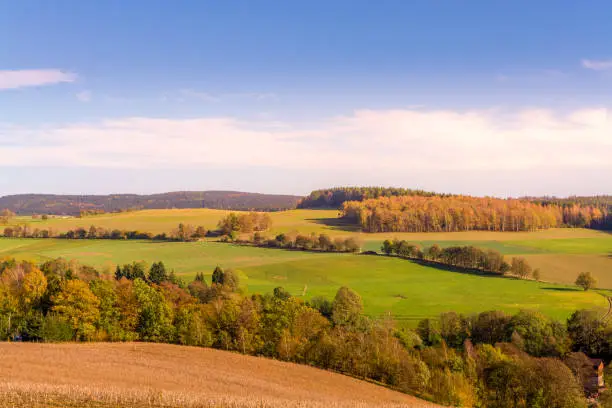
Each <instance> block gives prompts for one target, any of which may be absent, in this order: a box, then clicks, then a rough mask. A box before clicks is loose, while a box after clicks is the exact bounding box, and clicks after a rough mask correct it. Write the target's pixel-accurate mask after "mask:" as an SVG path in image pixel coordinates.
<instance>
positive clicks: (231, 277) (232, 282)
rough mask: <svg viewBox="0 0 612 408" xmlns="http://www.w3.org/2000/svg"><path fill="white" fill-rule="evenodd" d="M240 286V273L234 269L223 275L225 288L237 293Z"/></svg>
mask: <svg viewBox="0 0 612 408" xmlns="http://www.w3.org/2000/svg"><path fill="white" fill-rule="evenodd" d="M239 286H240V277H239V276H238V272H236V271H235V270H233V269H228V270H227V271H225V273H224V274H223V287H224V288H227V289H228V290H230V291H232V292H235V291H236V290H238V287H239Z"/></svg>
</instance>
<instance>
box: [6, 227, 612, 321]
mask: <svg viewBox="0 0 612 408" xmlns="http://www.w3.org/2000/svg"><path fill="white" fill-rule="evenodd" d="M7 255H11V256H16V257H18V258H21V259H36V260H44V259H50V258H56V257H60V256H61V257H64V258H66V259H76V260H78V261H80V262H82V263H85V264H90V265H93V266H96V267H98V268H100V269H101V270H103V271H106V272H109V273H112V272H113V271H114V265H115V264H118V263H127V262H131V261H134V260H144V261H146V262H147V263H149V264H150V263H152V262H155V261H158V260H163V261H164V263H165V264H166V266H167V267H168V268H170V269H174V270H176V272H177V273H178V274H179V275H181V276H183V277H185V278H186V279H187V280H191V279H192V278H193V276H194V275H195V274H196V273H197V272H204V273H205V274H206V275H207V280H208V282H210V275H211V273H212V270H213V268H214V267H215V266H216V265H220V266H222V267H224V268H235V269H237V270H238V271H239V274H240V277H241V284H242V285H243V287H244V288H245V290H246V291H248V293H269V292H271V291H272V290H273V289H274V288H275V287H278V286H283V287H284V288H285V289H287V290H288V291H289V292H290V293H292V294H293V295H295V296H304V297H305V298H310V297H313V296H321V295H322V296H326V297H328V298H333V296H334V295H335V292H336V291H337V290H338V288H339V287H341V286H349V287H351V288H352V289H354V290H356V291H357V292H358V293H360V294H361V296H362V297H363V301H364V306H365V312H366V314H369V315H373V316H377V315H381V314H384V313H386V312H391V313H392V314H393V315H394V317H396V318H397V319H399V320H403V321H406V323H405V324H406V325H411V324H415V323H416V322H417V320H418V319H420V318H424V317H434V316H437V315H438V314H439V313H442V312H446V311H450V310H454V311H457V312H462V313H473V312H481V311H484V310H491V309H500V310H505V311H508V312H516V311H518V310H520V309H525V308H527V309H537V310H540V311H542V312H543V313H546V314H547V315H550V316H553V317H555V318H559V319H565V318H566V317H567V316H568V315H569V314H570V313H571V312H573V311H574V310H576V309H578V308H593V307H597V308H598V307H605V306H606V305H607V302H606V300H605V298H604V297H603V296H601V295H599V294H598V293H596V292H583V291H581V290H578V289H577V288H575V287H571V286H563V285H555V284H551V283H538V282H533V281H524V280H516V279H508V278H498V277H491V276H477V275H470V274H465V273H459V272H450V271H445V270H441V269H437V268H434V267H429V266H423V265H419V264H417V263H414V262H411V261H406V260H401V259H396V258H387V257H382V256H380V257H377V256H367V255H351V254H334V253H313V252H301V251H287V250H279V249H265V248H254V247H243V246H236V245H231V244H223V243H218V242H188V243H180V242H163V243H155V242H149V241H109V240H49V239H47V240H43V239H1V240H0V256H7ZM304 292H305V295H304Z"/></svg>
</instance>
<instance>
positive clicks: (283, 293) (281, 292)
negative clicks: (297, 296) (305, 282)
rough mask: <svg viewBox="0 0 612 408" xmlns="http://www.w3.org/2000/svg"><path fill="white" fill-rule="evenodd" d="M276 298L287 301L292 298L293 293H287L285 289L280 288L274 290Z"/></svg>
mask: <svg viewBox="0 0 612 408" xmlns="http://www.w3.org/2000/svg"><path fill="white" fill-rule="evenodd" d="M273 293H274V297H275V298H277V299H280V300H287V299H289V298H290V297H291V293H289V292H287V291H286V290H285V288H283V287H281V286H279V287H277V288H274V292H273Z"/></svg>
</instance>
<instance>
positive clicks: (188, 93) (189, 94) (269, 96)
mask: <svg viewBox="0 0 612 408" xmlns="http://www.w3.org/2000/svg"><path fill="white" fill-rule="evenodd" d="M179 95H180V98H181V100H183V99H198V100H200V101H203V102H221V101H224V100H235V99H251V100H256V101H265V100H267V101H270V100H277V99H278V95H276V94H275V93H273V92H236V93H231V92H230V93H219V94H211V93H208V92H201V91H196V90H193V89H181V90H180V91H179Z"/></svg>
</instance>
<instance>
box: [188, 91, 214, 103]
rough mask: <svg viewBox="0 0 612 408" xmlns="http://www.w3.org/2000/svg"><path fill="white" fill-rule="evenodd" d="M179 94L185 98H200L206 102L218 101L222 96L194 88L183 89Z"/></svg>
mask: <svg viewBox="0 0 612 408" xmlns="http://www.w3.org/2000/svg"><path fill="white" fill-rule="evenodd" d="M179 94H180V95H181V97H184V98H193V99H199V100H201V101H204V102H218V101H219V100H220V98H219V97H218V96H213V95H211V94H209V93H206V92H198V91H194V90H193V89H181V90H180V92H179Z"/></svg>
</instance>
